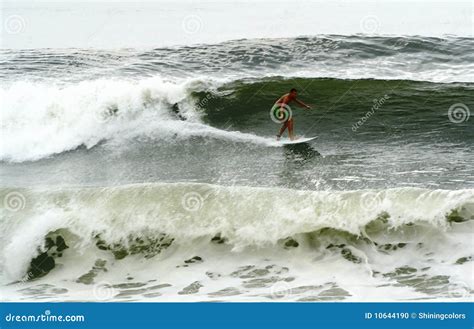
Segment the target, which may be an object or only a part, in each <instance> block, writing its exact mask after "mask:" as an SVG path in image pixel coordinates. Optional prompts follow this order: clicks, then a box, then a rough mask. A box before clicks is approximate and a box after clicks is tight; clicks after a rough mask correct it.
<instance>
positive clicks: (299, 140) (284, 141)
mask: <svg viewBox="0 0 474 329" xmlns="http://www.w3.org/2000/svg"><path fill="white" fill-rule="evenodd" d="M316 138H318V137H317V136H315V137H297V138H296V139H295V140H290V139H288V138H282V139H280V140H279V141H278V143H280V144H283V145H292V144H301V143H307V142H309V141H312V140H313V139H316Z"/></svg>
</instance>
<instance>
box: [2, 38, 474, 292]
mask: <svg viewBox="0 0 474 329" xmlns="http://www.w3.org/2000/svg"><path fill="white" fill-rule="evenodd" d="M472 48H473V41H472V38H469V37H460V36H446V37H443V36H437V37H422V36H417V37H408V36H397V37H394V36H372V37H369V36H362V35H345V36H343V35H323V36H304V37H288V38H264V39H259V38H257V39H255V38H247V39H245V40H231V41H225V42H216V43H212V44H207V45H199V44H198V45H192V46H173V47H166V46H163V47H157V48H149V49H137V48H130V49H115V50H105V49H89V48H80V49H79V48H74V49H72V48H70V49H68V48H61V49H54V48H53V49H2V50H1V52H0V56H1V59H2V60H1V61H0V67H1V68H2V70H1V71H0V72H1V73H0V81H1V86H0V98H1V100H2V106H1V123H0V126H1V130H2V138H1V142H0V181H1V185H0V198H1V200H2V202H1V204H0V217H1V220H0V231H1V234H0V285H1V293H2V300H9V301H407V300H414V301H426V300H430V301H464V300H470V299H472V292H473V281H472V277H473V275H472V273H473V272H472V271H473V268H472V257H473V255H472V250H473V239H472V234H473V226H472V225H473V224H472V223H473V219H474V171H473V168H472V163H474V152H473V145H474V129H473V123H472V122H473V121H472V118H471V117H470V116H471V112H472V109H473V108H474V104H473V103H472V92H473V89H474V85H473V81H472V77H473V70H474V68H473V64H472V63H473V55H472V51H471V49H472ZM290 88H297V89H298V90H299V97H300V98H301V99H302V100H303V101H305V102H306V103H309V104H311V105H313V109H312V110H309V111H306V110H303V109H299V108H297V107H296V106H295V107H293V108H292V111H293V117H294V120H295V129H296V133H297V135H299V136H306V137H308V136H318V138H317V139H316V140H314V141H311V143H307V144H300V145H294V146H282V145H281V144H279V143H277V142H276V139H275V135H276V133H277V131H278V129H279V125H277V124H276V123H274V122H273V121H272V120H271V117H270V109H271V107H272V105H273V104H274V102H275V100H276V99H278V97H280V96H281V95H282V94H284V93H286V92H288V91H289V89H290Z"/></svg>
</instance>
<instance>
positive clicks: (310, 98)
mask: <svg viewBox="0 0 474 329" xmlns="http://www.w3.org/2000/svg"><path fill="white" fill-rule="evenodd" d="M291 88H296V89H297V90H298V98H299V99H301V100H302V101H304V102H305V103H307V104H311V105H312V106H313V108H312V109H311V110H306V109H304V108H302V107H300V106H298V105H297V104H295V103H294V104H290V106H291V109H292V114H293V118H294V121H295V125H296V127H297V129H298V131H301V132H303V133H304V134H305V135H306V136H309V135H311V136H312V135H327V136H334V138H336V139H338V140H341V139H347V138H349V139H374V140H375V139H382V140H385V141H386V142H392V141H394V140H395V139H402V140H404V141H405V142H415V141H420V140H421V141H425V140H430V139H432V138H435V139H436V138H439V139H442V140H443V141H446V140H449V141H451V142H455V143H466V144H469V143H472V142H473V141H474V129H472V128H473V126H472V121H471V122H470V121H469V120H467V117H466V118H465V119H462V117H460V118H459V120H460V121H462V122H459V123H456V124H453V122H452V121H450V117H449V115H448V114H449V109H450V107H451V106H452V105H453V104H455V103H460V104H465V105H466V106H467V107H468V108H473V107H474V103H472V97H471V96H472V93H473V91H474V85H473V84H470V83H453V84H437V83H428V82H413V81H402V80H393V81H392V80H339V79H310V78H291V79H287V78H272V79H262V80H252V81H248V80H241V81H236V82H233V83H229V84H227V85H225V86H223V87H221V88H219V89H218V91H217V92H216V93H210V92H208V93H205V92H201V93H195V94H194V96H195V97H196V103H197V104H198V108H200V110H201V111H202V112H204V114H205V120H206V122H207V123H209V124H210V125H213V126H217V127H221V128H226V127H229V126H232V127H234V128H235V129H239V130H242V131H250V132H258V133H259V134H262V135H266V134H272V133H273V132H275V131H276V130H277V125H275V123H274V122H272V121H271V118H270V110H271V108H272V106H273V104H274V103H275V101H276V100H277V99H278V98H279V97H280V96H281V95H283V94H285V93H287V92H288V91H289V90H290V89H291ZM452 119H454V118H452Z"/></svg>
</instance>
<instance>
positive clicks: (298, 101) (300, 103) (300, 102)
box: [295, 99, 311, 109]
mask: <svg viewBox="0 0 474 329" xmlns="http://www.w3.org/2000/svg"><path fill="white" fill-rule="evenodd" d="M295 102H296V103H298V105H301V106H303V107H306V108H307V109H310V108H311V106H309V105H307V104H305V103H303V102H302V101H300V100H298V99H295Z"/></svg>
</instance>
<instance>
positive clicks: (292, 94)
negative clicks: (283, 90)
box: [274, 88, 311, 140]
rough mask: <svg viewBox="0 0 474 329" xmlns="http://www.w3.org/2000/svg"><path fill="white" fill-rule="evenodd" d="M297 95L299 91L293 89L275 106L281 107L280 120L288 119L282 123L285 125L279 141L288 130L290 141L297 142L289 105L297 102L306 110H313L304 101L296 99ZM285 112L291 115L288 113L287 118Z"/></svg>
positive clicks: (278, 137)
mask: <svg viewBox="0 0 474 329" xmlns="http://www.w3.org/2000/svg"><path fill="white" fill-rule="evenodd" d="M297 95H298V91H297V90H296V89H295V88H292V89H291V90H290V92H289V93H288V94H285V95H283V96H281V97H280V98H279V99H278V100H277V101H276V103H275V105H274V106H279V107H280V110H278V114H277V115H278V117H279V118H286V117H287V119H286V120H285V121H283V122H282V123H283V125H282V126H281V128H280V132H279V133H278V135H277V140H280V137H281V135H282V134H283V133H284V132H285V130H286V128H288V137H289V138H290V140H295V139H296V138H295V136H294V134H293V118H292V116H291V112H290V111H289V108H288V109H287V107H288V106H289V105H288V103H290V102H295V103H297V104H298V105H300V106H302V107H304V108H307V109H310V108H311V106H309V105H307V104H305V103H303V102H302V101H300V100H298V99H296V96H297ZM285 111H286V112H289V113H287V115H286V116H285Z"/></svg>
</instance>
